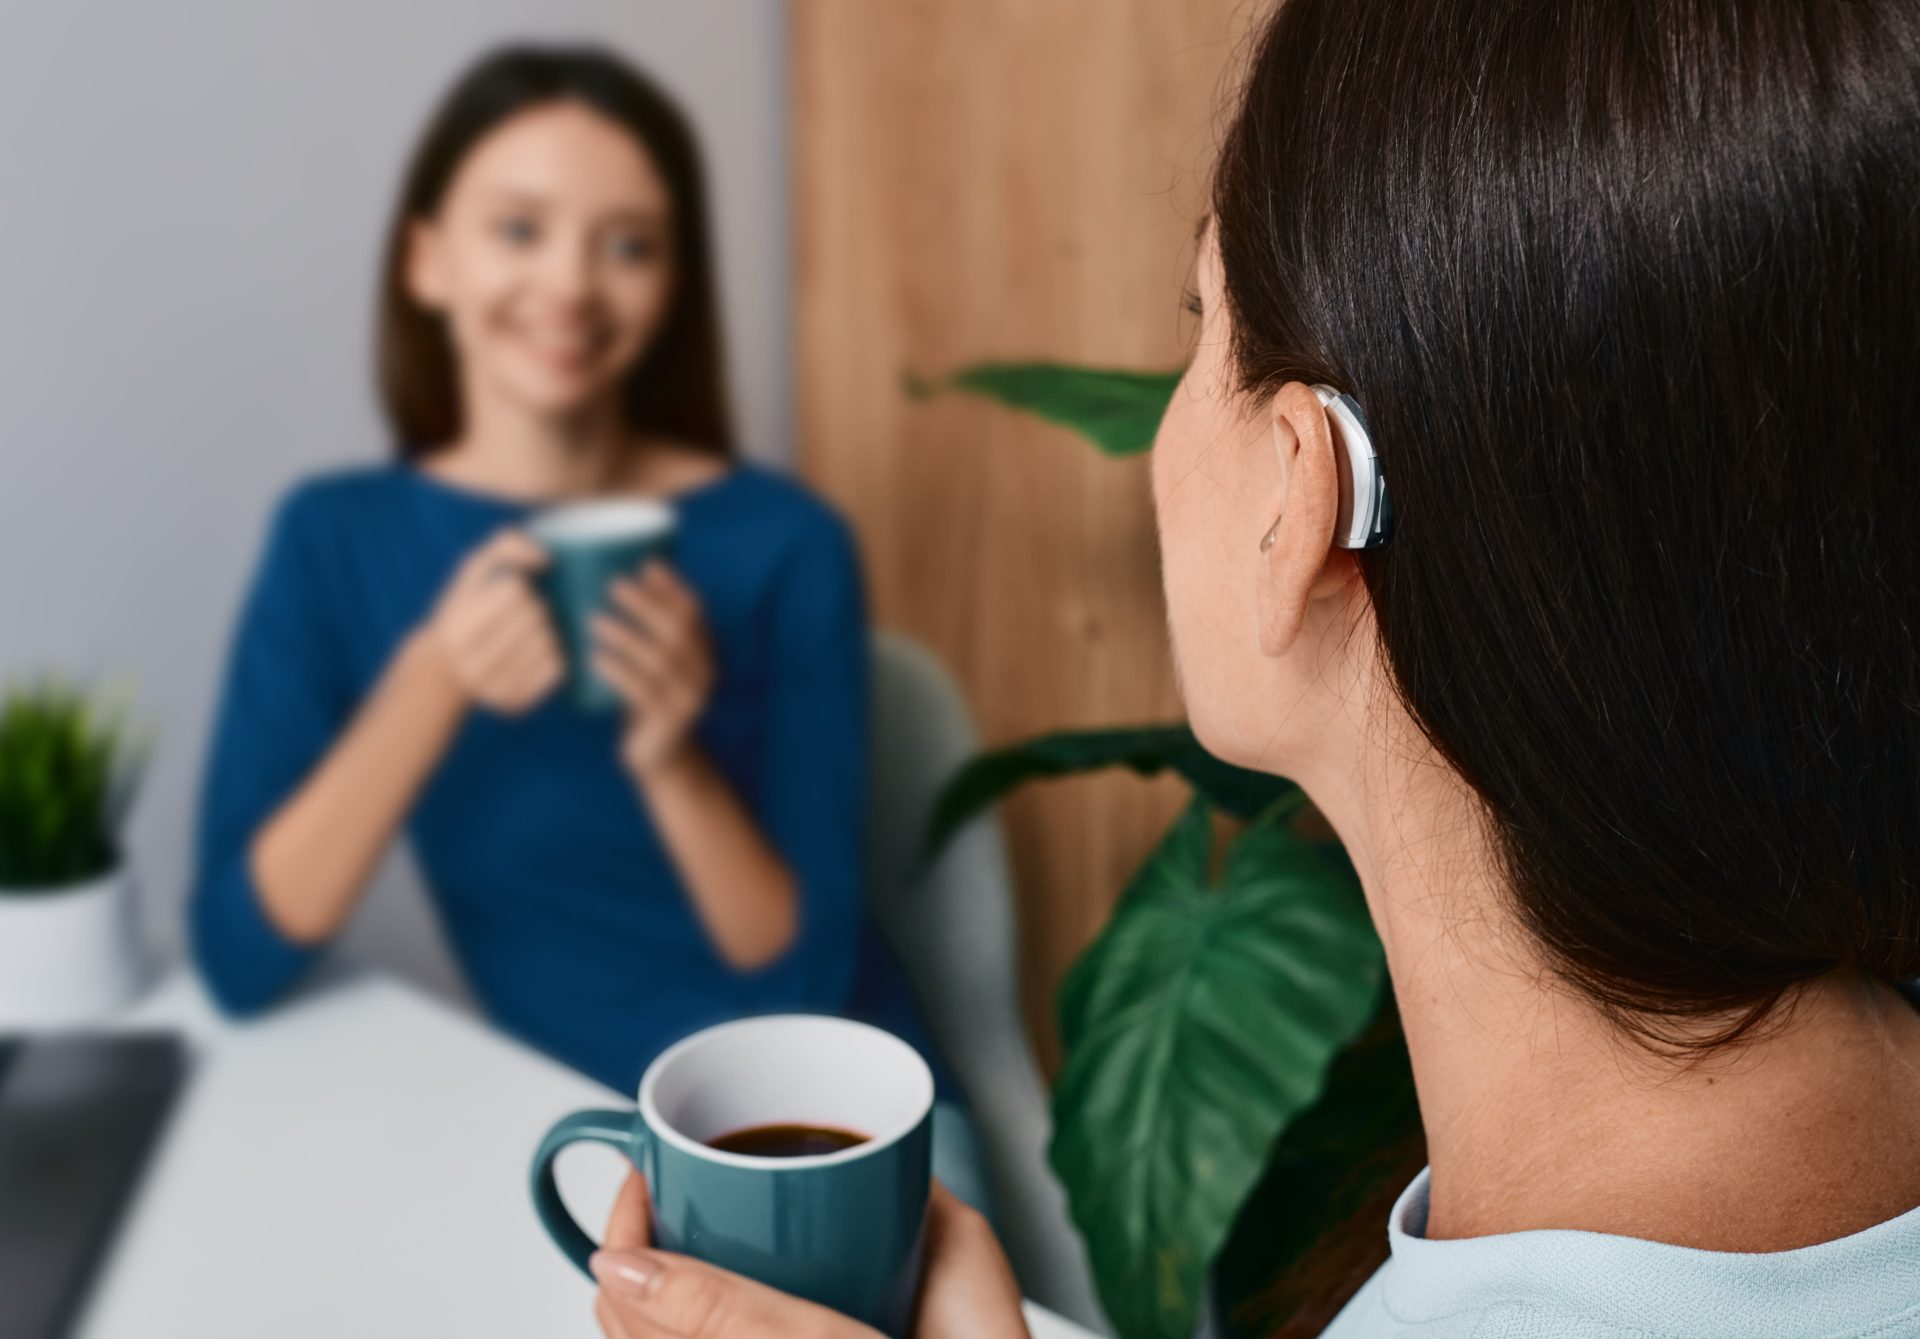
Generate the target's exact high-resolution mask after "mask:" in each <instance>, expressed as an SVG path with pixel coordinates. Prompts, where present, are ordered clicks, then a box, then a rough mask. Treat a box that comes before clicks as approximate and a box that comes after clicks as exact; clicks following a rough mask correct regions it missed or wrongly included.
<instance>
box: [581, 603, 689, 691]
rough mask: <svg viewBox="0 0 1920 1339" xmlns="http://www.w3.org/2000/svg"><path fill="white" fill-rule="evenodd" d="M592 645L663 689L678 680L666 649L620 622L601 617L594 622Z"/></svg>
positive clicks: (644, 634) (676, 667)
mask: <svg viewBox="0 0 1920 1339" xmlns="http://www.w3.org/2000/svg"><path fill="white" fill-rule="evenodd" d="M593 641H594V645H595V646H596V647H598V648H599V649H600V650H601V651H603V652H605V653H607V654H609V655H612V656H614V657H616V658H618V659H620V660H624V661H625V662H627V663H628V664H629V665H631V666H633V667H634V669H635V670H637V671H639V672H640V673H641V674H643V675H645V676H646V677H647V678H648V679H651V680H654V681H655V682H657V683H659V684H660V685H661V686H662V687H663V688H664V687H666V686H667V685H669V684H670V683H671V682H672V681H673V680H674V679H676V678H678V677H679V672H678V666H677V665H675V663H674V660H673V657H672V656H671V655H670V654H669V653H668V651H667V648H666V647H664V646H662V645H661V644H660V643H659V642H657V641H655V640H654V639H653V638H651V637H649V636H648V635H647V634H646V633H644V632H641V631H640V630H639V629H637V628H635V627H633V626H632V625H631V624H629V623H627V622H626V621H625V620H623V619H618V618H610V617H608V616H607V615H605V614H601V615H599V616H598V617H596V618H595V619H594V620H593Z"/></svg>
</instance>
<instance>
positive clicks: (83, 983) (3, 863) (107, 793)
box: [0, 677, 145, 1028]
mask: <svg viewBox="0 0 1920 1339" xmlns="http://www.w3.org/2000/svg"><path fill="white" fill-rule="evenodd" d="M141 754H142V750H141V749H140V748H139V747H138V746H137V745H136V744H135V743H134V741H133V739H132V737H131V735H130V732H129V730H128V728H127V725H126V722H125V718H124V715H123V714H121V713H114V712H108V711H105V710H102V709H101V707H100V706H99V704H98V703H97V702H96V701H95V700H93V699H92V698H91V697H90V696H89V695H88V694H87V693H85V692H83V691H81V690H80V689H78V688H76V687H74V686H73V685H71V684H68V683H64V682H62V681H60V680H58V679H55V678H51V677H49V678H43V679H39V680H36V681H35V682H33V683H30V684H27V685H24V686H18V687H13V688H10V689H8V690H6V691H5V692H4V693H3V694H0V1028H37V1027H57V1026H62V1025H66V1024H72V1023H81V1022H86V1021H88V1020H90V1019H94V1018H98V1017H99V1016H101V1015H102V1014H105V1013H107V1012H110V1011H111V1010H113V1009H115V1008H117V1007H119V1006H120V1005H122V1004H124V1003H126V1002H127V1001H128V1000H129V999H131V998H132V997H133V996H134V994H135V993H137V992H138V990H139V989H140V987H141V985H142V984H143V982H144V976H145V972H144V966H145V964H144V962H143V960H142V953H141V947H140V935H139V925H138V920H137V908H136V905H135V892H134V881H133V876H132V874H131V872H130V871H129V870H128V869H127V868H126V866H125V864H124V861H123V860H122V856H121V849H120V840H119V830H120V822H121V819H122V818H123V817H124V816H125V813H126V809H127V805H128V804H129V802H130V801H131V799H132V795H133V790H134V786H135V781H136V779H137V775H138V772H139V763H140V760H141Z"/></svg>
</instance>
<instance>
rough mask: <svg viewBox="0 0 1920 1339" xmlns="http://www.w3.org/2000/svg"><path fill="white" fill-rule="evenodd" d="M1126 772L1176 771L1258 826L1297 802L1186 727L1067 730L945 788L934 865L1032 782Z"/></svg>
mask: <svg viewBox="0 0 1920 1339" xmlns="http://www.w3.org/2000/svg"><path fill="white" fill-rule="evenodd" d="M1108 767H1127V768H1131V769H1132V770H1133V771H1135V772H1138V773H1139V774H1140V775H1141V776H1154V775H1157V774H1158V773H1160V772H1165V771H1174V772H1178V773H1179V774H1180V775H1181V776H1184V777H1185V778H1186V779H1187V780H1188V781H1189V782H1191V783H1192V785H1193V787H1194V789H1196V790H1198V791H1199V792H1200V793H1201V794H1202V795H1204V796H1206V797H1207V799H1208V801H1209V802H1210V803H1212V805H1213V806H1214V807H1215V808H1216V809H1221V810H1224V811H1225V812H1227V813H1229V814H1232V815H1234V816H1235V817H1236V818H1252V817H1253V816H1254V815H1255V814H1258V813H1260V812H1262V811H1263V810H1266V809H1268V808H1270V807H1271V806H1272V805H1273V804H1275V803H1276V802H1278V801H1279V800H1281V799H1284V798H1286V797H1289V796H1293V795H1297V794H1299V787H1298V786H1296V785H1294V783H1293V782H1291V781H1289V780H1287V779H1286V778H1285V777H1278V776H1270V775H1268V774H1267V773H1265V772H1250V771H1248V770H1246V769H1245V768H1243V767H1235V766H1233V764H1231V763H1224V762H1221V761H1220V760H1219V759H1218V758H1216V757H1214V756H1213V755H1212V754H1211V753H1208V752H1207V751H1206V750H1205V749H1204V748H1202V747H1201V746H1200V741H1199V740H1197V739H1195V738H1194V737H1193V731H1192V730H1190V729H1188V728H1187V727H1186V726H1185V725H1181V724H1172V725H1140V726H1126V727H1121V728H1118V729H1111V730H1067V731H1062V732H1060V733H1058V734H1051V735H1041V736H1040V737H1038V738H1036V739H1029V740H1026V741H1024V742H1022V743H1019V744H1012V745H1009V746H1008V747H1006V748H1001V749H993V750H991V751H989V752H986V753H981V754H977V755H975V756H974V757H972V758H970V759H968V760H967V762H966V763H965V765H963V766H962V767H961V768H960V770H959V771H957V772H955V773H954V774H953V776H952V777H950V778H949V779H948V781H947V784H946V785H945V786H943V787H941V790H940V794H939V796H938V798H936V799H935V800H934V804H933V816H932V817H931V818H930V819H929V820H928V822H927V835H926V842H925V849H926V854H927V858H928V859H932V858H933V857H934V856H936V855H938V854H939V853H940V850H941V848H942V847H944V846H945V845H946V844H947V842H948V841H949V840H950V839H951V838H952V836H953V834H954V833H956V832H958V831H959V830H960V829H961V828H962V827H964V826H965V825H966V823H967V821H968V820H969V819H971V818H972V817H973V816H974V815H975V814H977V813H979V812H980V811H981V810H982V809H985V808H986V807H987V806H988V805H990V804H994V803H996V802H997V801H999V800H1001V799H1003V798H1004V797H1005V796H1006V795H1007V794H1008V793H1009V792H1011V791H1014V790H1017V789H1019V788H1020V787H1021V786H1023V785H1025V784H1026V783H1027V782H1029V781H1038V780H1042V779H1045V778H1050V777H1062V776H1073V775H1075V774H1077V773H1081V772H1097V771H1101V770H1104V769H1105V768H1108Z"/></svg>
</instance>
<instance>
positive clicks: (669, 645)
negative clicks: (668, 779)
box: [593, 562, 713, 777]
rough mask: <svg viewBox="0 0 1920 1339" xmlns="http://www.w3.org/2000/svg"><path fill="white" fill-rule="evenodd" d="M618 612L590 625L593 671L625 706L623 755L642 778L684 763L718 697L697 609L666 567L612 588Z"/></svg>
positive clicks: (644, 572) (657, 566) (653, 567)
mask: <svg viewBox="0 0 1920 1339" xmlns="http://www.w3.org/2000/svg"><path fill="white" fill-rule="evenodd" d="M611 594H612V597H613V612H611V613H603V614H600V615H599V616H598V617H596V618H595V619H594V621H593V639H594V644H595V648H596V649H595V651H594V657H593V667H594V671H595V672H596V673H598V674H599V675H600V677H601V678H603V679H605V680H606V681H607V683H608V684H609V685H610V686H611V687H612V688H613V690H614V692H616V693H618V694H619V695H620V698H621V700H622V701H624V702H625V703H626V704H627V728H626V734H625V735H624V736H623V737H622V739H621V741H620V756H621V758H622V759H623V760H624V761H625V762H626V764H627V766H628V768H629V769H631V770H632V771H633V772H634V774H635V775H637V776H642V777H644V776H646V775H648V774H649V773H652V772H655V771H658V770H660V769H661V768H662V767H664V766H665V765H667V764H669V763H671V762H674V761H676V760H677V759H679V758H680V757H681V756H682V755H683V753H684V750H685V749H686V746H687V744H688V743H689V742H690V741H691V739H692V736H693V724H694V722H695V721H697V720H699V719H700V713H701V712H702V711H704V710H705V709H706V705H707V698H708V697H709V696H710V695H711V694H712V692H713V650H712V646H711V644H710V642H709V641H708V638H707V623H706V619H705V618H704V617H702V615H701V613H700V602H699V600H697V599H696V598H695V597H694V594H693V592H692V591H690V590H688V589H687V587H686V584H685V583H684V582H682V581H681V580H680V579H679V578H678V577H676V576H674V574H673V573H672V572H670V571H668V570H667V568H666V566H665V565H664V564H661V563H657V562H654V563H648V564H647V566H646V567H645V568H643V569H642V570H641V571H640V573H639V575H637V576H635V577H632V578H629V579H627V580H624V581H616V582H614V583H613V586H612V590H611Z"/></svg>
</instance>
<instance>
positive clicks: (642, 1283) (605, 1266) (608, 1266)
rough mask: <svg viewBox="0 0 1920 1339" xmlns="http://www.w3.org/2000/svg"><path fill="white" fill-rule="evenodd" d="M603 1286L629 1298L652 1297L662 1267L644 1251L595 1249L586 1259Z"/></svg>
mask: <svg viewBox="0 0 1920 1339" xmlns="http://www.w3.org/2000/svg"><path fill="white" fill-rule="evenodd" d="M587 1266H588V1268H590V1269H592V1270H593V1276H594V1278H596V1279H598V1280H599V1281H600V1286H601V1287H603V1288H606V1289H608V1290H609V1291H611V1292H616V1293H622V1294H625V1295H626V1296H628V1297H651V1296H652V1295H653V1290H654V1288H655V1286H656V1285H657V1284H658V1283H659V1282H660V1269H659V1266H658V1265H657V1264H656V1263H655V1261H654V1260H653V1258H652V1257H651V1256H650V1255H649V1254H647V1253H646V1252H645V1251H595V1252H594V1253H593V1256H592V1258H591V1259H589V1260H588V1261H587Z"/></svg>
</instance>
